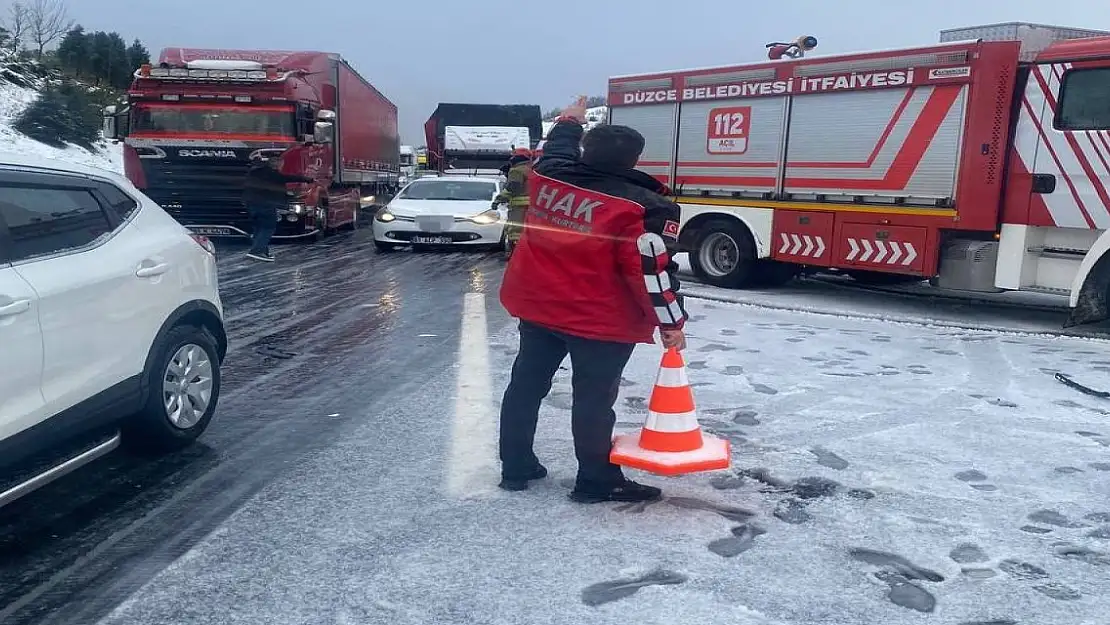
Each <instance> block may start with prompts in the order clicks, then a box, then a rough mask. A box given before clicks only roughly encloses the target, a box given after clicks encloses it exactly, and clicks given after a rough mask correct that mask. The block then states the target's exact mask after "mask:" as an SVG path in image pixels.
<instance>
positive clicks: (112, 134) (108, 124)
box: [104, 106, 129, 141]
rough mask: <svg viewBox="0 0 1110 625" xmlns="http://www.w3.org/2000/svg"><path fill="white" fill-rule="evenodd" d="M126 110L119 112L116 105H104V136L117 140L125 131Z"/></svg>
mask: <svg viewBox="0 0 1110 625" xmlns="http://www.w3.org/2000/svg"><path fill="white" fill-rule="evenodd" d="M128 119H129V115H128V113H127V111H126V110H125V111H123V112H120V110H119V108H118V107H116V106H106V107H104V138H105V139H111V140H114V141H118V140H120V139H122V138H123V136H124V135H125V134H126V132H127V121H128Z"/></svg>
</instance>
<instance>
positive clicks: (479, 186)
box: [397, 178, 497, 200]
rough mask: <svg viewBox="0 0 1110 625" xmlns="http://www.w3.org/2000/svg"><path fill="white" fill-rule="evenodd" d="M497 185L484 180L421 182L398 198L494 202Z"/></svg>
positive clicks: (410, 186)
mask: <svg viewBox="0 0 1110 625" xmlns="http://www.w3.org/2000/svg"><path fill="white" fill-rule="evenodd" d="M495 193H497V185H496V184H494V183H493V182H486V181H483V180H444V179H442V178H437V179H436V180H420V181H417V182H414V183H412V184H410V185H409V186H407V187H405V190H404V191H402V192H401V194H400V195H398V196H397V197H399V198H403V199H406V200H492V199H493V196H494V194H495Z"/></svg>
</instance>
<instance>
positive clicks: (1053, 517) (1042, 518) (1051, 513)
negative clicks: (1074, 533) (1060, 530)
mask: <svg viewBox="0 0 1110 625" xmlns="http://www.w3.org/2000/svg"><path fill="white" fill-rule="evenodd" d="M1027 518H1028V519H1029V520H1030V521H1033V522H1034V523H1040V524H1041V525H1051V526H1053V527H1064V528H1069V529H1075V528H1080V527H1089V526H1088V525H1087V524H1085V523H1079V522H1077V521H1072V520H1071V519H1069V518H1068V517H1066V516H1064V515H1062V514H1060V513H1059V512H1057V511H1055V510H1037V511H1036V512H1034V513H1032V514H1030V515H1029V516H1028V517H1027Z"/></svg>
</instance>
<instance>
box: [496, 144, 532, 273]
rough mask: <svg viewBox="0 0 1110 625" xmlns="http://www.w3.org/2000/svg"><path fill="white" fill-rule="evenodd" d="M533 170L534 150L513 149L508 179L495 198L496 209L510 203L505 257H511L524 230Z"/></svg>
mask: <svg viewBox="0 0 1110 625" xmlns="http://www.w3.org/2000/svg"><path fill="white" fill-rule="evenodd" d="M531 170H532V152H531V150H528V149H527V148H518V149H516V150H514V151H513V155H512V157H511V158H510V159H509V164H508V171H506V172H505V177H506V178H508V181H507V182H506V183H505V187H504V188H503V189H501V193H499V194H498V195H497V197H496V198H494V200H493V207H494V209H496V208H497V206H498V205H499V204H508V205H509V218H508V220H507V221H506V223H505V258H511V257H512V255H513V250H514V249H515V248H516V245H517V243H518V242H519V241H520V233H521V232H522V231H523V230H524V214H525V213H526V212H527V211H528V174H529V173H530V172H531Z"/></svg>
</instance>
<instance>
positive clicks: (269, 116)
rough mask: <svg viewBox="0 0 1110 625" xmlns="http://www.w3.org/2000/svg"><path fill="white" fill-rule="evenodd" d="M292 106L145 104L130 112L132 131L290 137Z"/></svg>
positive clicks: (292, 121) (292, 116)
mask: <svg viewBox="0 0 1110 625" xmlns="http://www.w3.org/2000/svg"><path fill="white" fill-rule="evenodd" d="M295 122H296V120H295V118H294V114H293V109H292V107H289V108H286V107H279V106H250V105H240V106H230V105H229V106H212V105H193V104H162V103H159V104H146V105H140V106H138V107H136V108H135V110H134V111H133V112H132V114H131V132H132V134H140V135H141V134H148V135H149V134H155V135H181V134H190V135H220V136H221V137H227V136H229V135H230V136H234V135H249V136H261V137H281V138H287V139H288V138H293V137H294V136H295V135H294V130H295V126H294V124H295Z"/></svg>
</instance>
